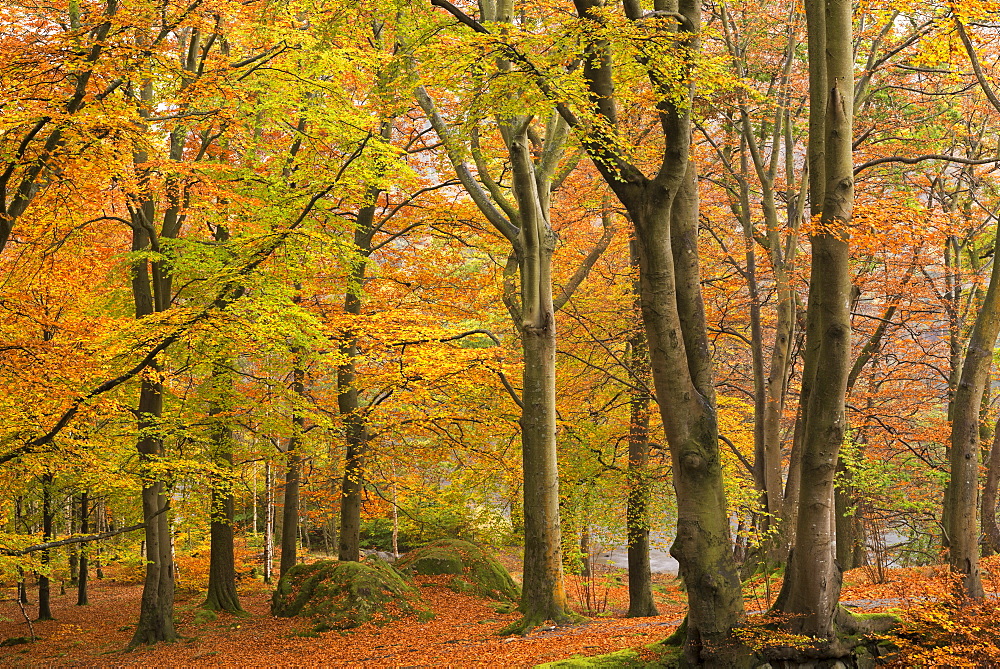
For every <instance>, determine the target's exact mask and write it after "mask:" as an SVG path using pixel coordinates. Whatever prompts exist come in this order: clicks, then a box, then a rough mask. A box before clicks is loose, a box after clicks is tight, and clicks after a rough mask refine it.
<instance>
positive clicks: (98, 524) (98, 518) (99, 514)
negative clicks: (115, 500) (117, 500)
mask: <svg viewBox="0 0 1000 669" xmlns="http://www.w3.org/2000/svg"><path fill="white" fill-rule="evenodd" d="M94 516H95V517H94V529H95V530H97V532H103V531H104V530H105V529H107V522H105V518H104V500H103V499H100V498H98V500H97V503H96V504H95V505H94ZM101 550H102V549H101V542H100V541H98V542H97V547H96V554H95V555H94V574H95V575H96V576H97V578H98V580H101V579H103V578H104V565H103V563H102V562H101Z"/></svg>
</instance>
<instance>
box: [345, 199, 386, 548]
mask: <svg viewBox="0 0 1000 669" xmlns="http://www.w3.org/2000/svg"><path fill="white" fill-rule="evenodd" d="M376 196H377V193H376ZM374 211H375V209H374V204H373V205H372V206H371V207H366V208H365V210H363V211H362V212H361V215H360V216H359V217H358V219H359V220H358V225H357V228H356V231H355V234H354V240H355V244H356V245H357V247H358V249H359V250H360V252H361V253H362V255H363V256H365V257H362V258H361V259H359V260H356V261H355V262H353V263H352V265H351V272H350V277H349V279H348V285H347V291H346V294H345V298H344V313H347V314H351V315H354V316H357V315H360V314H361V304H362V303H361V295H362V292H361V291H362V283H363V282H364V278H365V267H366V266H367V262H368V261H367V256H366V252H367V253H371V248H370V247H371V223H372V217H373V216H374ZM362 226H364V227H362ZM340 352H341V355H343V356H344V359H345V362H344V364H343V365H341V366H340V367H339V368H338V369H337V387H338V394H337V406H338V408H339V410H340V415H341V416H342V417H343V421H344V436H345V441H346V442H347V454H346V457H345V459H344V478H343V480H342V482H341V489H340V490H341V497H340V536H339V537H338V543H337V555H338V558H339V559H340V560H341V561H342V562H357V561H358V560H360V559H361V502H362V499H363V495H364V478H365V471H364V468H365V455H366V451H367V450H368V427H367V426H366V425H365V420H364V416H362V414H361V404H360V401H359V395H358V387H357V362H356V361H357V357H358V340H357V334H356V333H354V332H349V333H347V335H346V339H345V341H344V342H343V343H342V344H341V347H340Z"/></svg>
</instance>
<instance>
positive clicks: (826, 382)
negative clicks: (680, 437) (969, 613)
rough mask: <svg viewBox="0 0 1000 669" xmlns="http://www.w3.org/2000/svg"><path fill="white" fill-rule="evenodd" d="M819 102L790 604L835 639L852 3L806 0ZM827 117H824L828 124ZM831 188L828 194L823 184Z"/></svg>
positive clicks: (846, 327) (786, 603) (808, 626)
mask: <svg viewBox="0 0 1000 669" xmlns="http://www.w3.org/2000/svg"><path fill="white" fill-rule="evenodd" d="M806 4H807V21H808V26H809V40H810V41H809V57H810V63H809V67H810V94H811V100H817V99H818V98H820V97H821V96H822V97H823V102H822V103H819V104H814V105H813V106H812V107H811V108H810V124H811V125H810V128H811V130H818V126H819V125H820V123H822V128H823V133H822V134H821V135H811V136H810V158H811V159H812V158H816V162H819V160H818V157H819V156H822V158H823V175H824V180H823V182H822V183H821V184H820V183H813V184H812V188H813V189H814V190H812V192H811V195H812V197H813V203H814V207H815V206H816V203H817V202H818V201H819V199H818V196H819V195H820V194H821V195H822V200H821V201H822V210H821V220H820V228H819V230H818V231H817V232H816V233H815V234H813V235H812V237H811V241H812V250H813V258H812V269H811V273H810V281H809V306H808V312H807V316H806V322H807V323H806V348H807V361H808V364H811V365H812V367H811V370H810V372H809V374H810V379H811V388H810V389H809V394H808V396H807V397H804V398H803V399H802V401H803V403H804V426H803V433H802V437H803V442H802V444H803V451H802V460H801V464H800V471H799V476H800V485H801V488H800V492H799V513H798V518H797V522H796V526H795V550H794V552H793V555H792V558H791V560H790V562H789V566H788V569H787V571H786V576H785V578H786V581H787V587H785V588H783V590H784V593H783V594H784V595H785V598H784V599H783V601H782V602H781V604H782V606H783V609H784V611H785V612H786V613H787V614H789V615H790V616H791V617H790V619H789V623H788V625H789V627H790V628H791V629H792V630H793V631H795V632H798V633H803V634H807V635H810V636H813V637H817V638H820V639H833V637H834V636H835V634H836V630H835V627H834V620H835V615H836V613H837V602H838V600H839V597H840V587H841V580H842V571H841V569H840V566H839V565H838V564H837V562H836V559H835V549H836V544H835V537H834V525H835V524H834V485H833V483H834V474H835V471H836V468H837V457H838V454H839V452H840V446H841V444H842V442H843V439H844V434H845V430H846V427H847V426H846V415H845V397H846V392H847V379H848V375H849V373H850V369H851V322H850V300H851V282H850V272H849V269H850V268H849V260H850V256H849V251H850V249H849V245H848V239H849V224H850V221H851V217H852V213H853V203H854V169H853V150H852V141H853V137H852V128H853V106H854V105H853V96H854V75H853V51H852V32H851V31H852V14H851V3H850V2H849V1H848V0H811V1H810V2H807V3H806ZM820 113H821V114H822V116H820V117H819V118H816V115H818V114H820ZM819 119H822V121H821V122H820V120H819ZM820 189H822V190H820Z"/></svg>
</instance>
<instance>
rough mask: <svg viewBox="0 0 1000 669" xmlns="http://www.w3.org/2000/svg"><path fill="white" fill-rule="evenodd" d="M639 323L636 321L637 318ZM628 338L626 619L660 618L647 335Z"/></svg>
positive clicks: (634, 252) (635, 260) (635, 255)
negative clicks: (652, 553) (653, 561)
mask: <svg viewBox="0 0 1000 669" xmlns="http://www.w3.org/2000/svg"><path fill="white" fill-rule="evenodd" d="M629 249H630V256H631V263H632V266H633V268H634V270H635V271H636V273H637V277H638V270H639V250H638V248H637V245H636V242H635V240H632V241H631V243H630V244H629ZM639 290H640V288H639V282H638V280H637V281H636V282H635V284H634V286H633V293H634V301H635V305H634V307H635V311H636V316H637V317H639V318H641V306H640V304H639V302H640V299H639ZM637 320H638V319H637ZM636 325H637V330H636V332H635V334H633V335H632V337H631V338H630V339H629V349H630V361H629V362H630V366H631V368H632V376H633V378H634V387H633V388H632V389H631V390H630V394H631V397H630V401H629V435H628V473H627V474H628V487H629V491H628V500H627V503H626V510H625V517H626V525H627V528H628V617H629V618H641V617H645V616H655V615H659V612H658V611H657V610H656V603H655V602H654V601H653V579H652V574H651V572H650V564H649V499H650V483H651V482H650V477H649V471H648V469H649V403H650V401H651V399H652V398H650V396H649V392H648V391H647V390H646V387H647V386H648V385H649V384H650V383H651V379H650V372H649V351H648V347H647V346H646V333H645V332H643V331H642V327H641V323H636Z"/></svg>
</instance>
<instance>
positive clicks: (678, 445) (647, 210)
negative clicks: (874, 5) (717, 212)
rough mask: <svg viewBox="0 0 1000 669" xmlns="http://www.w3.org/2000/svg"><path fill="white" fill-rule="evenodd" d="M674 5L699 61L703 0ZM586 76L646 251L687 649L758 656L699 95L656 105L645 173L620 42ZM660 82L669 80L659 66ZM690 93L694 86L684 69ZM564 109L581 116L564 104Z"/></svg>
mask: <svg viewBox="0 0 1000 669" xmlns="http://www.w3.org/2000/svg"><path fill="white" fill-rule="evenodd" d="M575 5H576V8H577V13H578V14H579V15H580V16H581V17H583V18H587V19H590V20H593V21H596V22H598V23H600V22H601V21H602V17H601V11H602V5H603V3H601V2H598V1H596V0H575ZM624 9H625V13H626V16H627V17H628V18H629V19H631V20H633V21H639V20H642V19H643V13H642V10H641V8H640V7H639V6H638V3H629V2H626V3H624ZM657 9H662V10H665V11H673V12H675V15H676V17H677V18H674V19H673V20H674V21H677V23H678V24H679V28H678V30H679V31H680V32H681V33H682V35H681V37H682V40H681V42H680V44H679V45H678V46H677V47H675V48H677V49H678V51H679V53H678V56H679V58H680V59H681V60H682V62H690V59H691V55H692V53H693V51H694V50H695V49H697V34H698V32H699V30H700V28H701V7H700V3H698V2H695V1H694V0H684V1H683V2H680V3H677V4H671V3H669V2H664V3H658V4H657ZM588 53H589V57H588V58H587V59H586V61H585V63H584V76H585V77H586V79H587V81H588V83H589V85H590V92H591V104H592V106H593V108H594V110H595V111H596V112H597V113H598V114H600V115H601V116H602V117H603V118H604V120H605V121H606V122H607V127H608V128H611V130H608V131H606V132H605V131H602V130H597V131H595V132H593V133H591V134H589V135H587V136H586V137H585V139H584V145H585V147H586V149H587V151H588V153H589V154H590V155H591V157H592V158H593V160H594V162H595V164H596V165H597V167H598V169H599V170H600V171H601V173H602V176H603V177H604V179H605V180H606V181H607V182H608V184H609V185H610V186H611V188H612V190H613V191H614V192H615V194H616V196H617V197H618V199H619V200H620V201H621V202H622V204H623V205H624V206H625V208H626V210H627V211H628V213H629V217H630V218H631V220H632V222H633V225H634V227H635V238H636V243H637V249H638V257H639V270H640V271H639V281H640V295H641V300H640V304H641V310H642V318H643V323H644V325H645V329H646V337H647V342H648V345H649V355H650V363H651V370H652V378H653V383H654V387H655V391H656V398H657V401H658V404H659V408H660V415H661V417H662V419H663V424H664V428H665V431H666V437H667V443H668V444H669V446H670V453H671V459H672V461H673V464H674V488H675V490H676V493H677V506H678V510H677V512H678V521H677V525H678V527H677V530H678V531H677V538H676V540H675V541H674V544H673V546H672V547H671V554H672V555H673V556H674V557H675V558H677V561H678V563H679V564H680V575H681V577H682V578H683V579H684V582H685V584H686V585H687V589H688V602H689V611H688V617H687V625H686V638H685V649H684V654H685V659H686V661H687V662H688V663H690V664H698V663H703V662H704V663H715V664H719V665H728V666H740V665H742V664H747V663H748V662H749V656H748V654H747V653H746V652H745V651H744V650H743V649H741V647H740V644H738V643H733V639H732V637H731V635H730V633H731V631H732V629H733V628H734V627H736V626H737V625H739V624H740V623H741V622H742V621H743V619H744V609H743V599H742V595H741V591H740V581H739V576H738V573H737V570H736V564H735V560H734V558H733V552H732V547H731V541H730V532H729V521H728V516H727V513H726V502H725V495H724V492H723V487H722V470H721V466H720V460H719V445H718V422H717V413H716V406H715V391H714V387H713V383H712V366H711V360H710V357H709V349H708V338H707V330H706V324H705V317H704V308H703V305H702V298H701V285H700V281H699V269H698V252H697V240H698V234H697V233H698V194H697V181H696V173H695V168H694V166H693V164H692V162H691V160H690V155H689V153H690V139H691V119H690V115H689V110H690V107H689V103H688V104H680V105H678V104H675V103H673V102H671V100H672V99H675V98H674V97H673V96H675V95H676V93H674V94H673V95H672V96H668V97H666V99H664V100H662V101H661V102H660V103H658V105H657V111H658V113H659V116H660V122H661V127H662V129H663V134H664V141H665V149H664V152H663V156H662V162H661V164H660V167H659V170H658V172H657V174H656V175H655V176H654V177H652V178H649V177H646V176H645V175H644V174H642V172H640V170H639V169H638V168H637V167H635V166H634V165H632V164H630V163H628V162H627V161H626V160H625V159H624V158H623V157H622V153H621V152H619V151H616V149H615V136H614V128H615V127H616V126H617V111H616V105H615V92H614V84H613V76H612V52H611V49H610V45H609V44H608V43H607V42H605V41H603V40H598V39H594V40H592V41H591V42H590V44H589V49H588ZM649 75H650V80H651V82H652V84H653V86H654V87H656V88H661V87H663V86H664V85H665V82H663V81H662V80H660V78H659V77H660V75H659V74H658V73H657V72H656V71H655V70H650V72H649ZM683 77H684V82H683V83H684V84H685V85H686V86H687V93H688V100H689V101H690V99H691V96H693V85H692V84H693V82H692V81H691V80H690V70H689V69H685V71H684V74H683ZM560 112H561V113H562V114H563V116H564V118H566V119H567V121H568V122H570V123H571V125H573V124H578V123H579V122H578V121H577V120H576V118H575V116H574V115H573V113H572V112H571V111H570V110H568V109H567V108H565V107H562V106H561V107H560Z"/></svg>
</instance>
